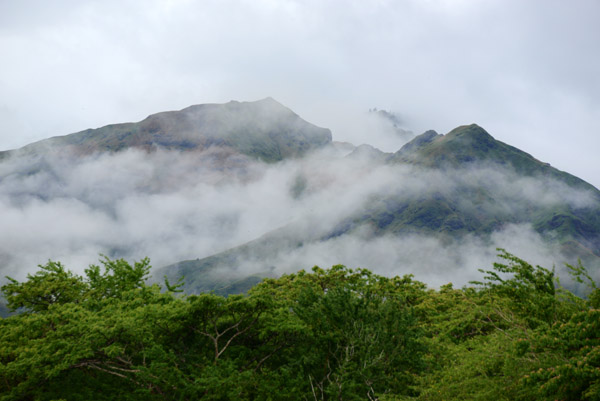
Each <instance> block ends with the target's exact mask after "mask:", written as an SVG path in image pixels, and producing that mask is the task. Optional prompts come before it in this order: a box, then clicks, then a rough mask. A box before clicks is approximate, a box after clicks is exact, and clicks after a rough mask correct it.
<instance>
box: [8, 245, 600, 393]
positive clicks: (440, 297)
mask: <svg viewBox="0 0 600 401" xmlns="http://www.w3.org/2000/svg"><path fill="white" fill-rule="evenodd" d="M499 257H500V259H501V260H502V261H503V262H504V263H496V264H494V268H493V269H492V270H489V271H484V272H483V273H484V274H485V276H484V278H483V280H482V281H481V282H477V283H475V284H476V285H475V286H473V287H465V288H461V289H456V288H454V287H453V286H452V285H451V284H448V285H445V286H442V287H441V288H440V289H439V290H432V289H428V288H427V287H426V286H425V285H424V284H423V283H420V282H418V281H415V280H413V279H412V277H411V276H404V277H394V278H386V277H381V276H378V275H376V274H373V273H372V272H370V271H368V270H364V269H358V270H352V269H347V268H346V267H344V266H341V265H338V266H333V267H332V268H331V269H327V270H324V269H321V268H319V267H314V268H313V270H312V271H311V272H305V271H300V272H298V273H296V274H291V275H285V276H283V277H280V278H277V279H265V280H263V281H262V282H261V283H259V284H257V285H255V286H254V287H253V288H252V289H251V290H250V291H249V292H248V294H246V295H232V296H229V297H223V296H219V295H216V294H214V293H208V294H200V295H192V296H181V295H179V294H176V291H178V286H179V284H180V283H178V284H177V285H171V284H170V283H167V285H166V287H167V288H166V289H167V291H162V290H161V288H160V287H159V286H158V285H153V286H148V285H147V284H145V280H146V278H147V276H148V273H149V270H150V264H149V261H148V260H147V259H143V260H142V261H140V262H136V263H134V264H133V265H131V264H129V263H128V262H126V261H124V260H110V259H108V258H106V257H104V258H102V259H101V261H100V265H99V266H96V265H92V266H90V267H89V268H88V269H86V270H85V274H84V276H78V275H75V274H73V273H71V272H69V271H68V270H66V269H65V267H64V266H62V265H61V264H60V263H57V262H48V264H46V265H44V266H40V270H39V271H38V272H37V273H36V274H34V275H29V276H28V279H27V280H26V281H25V282H23V283H20V282H17V281H16V280H12V279H9V282H8V283H7V284H6V285H4V286H3V287H2V292H3V294H4V296H5V298H6V300H7V302H8V305H9V307H10V308H12V309H15V310H19V311H20V313H18V314H16V315H14V316H11V317H8V318H5V319H0V400H2V401H4V400H58V399H64V400H89V399H97V400H115V399H119V400H140V399H143V400H171V399H172V400H195V399H207V400H231V399H235V400H255V399H260V400H275V399H277V400H297V399H305V400H330V399H336V400H363V399H369V400H388V401H390V400H464V399H472V400H490V399H497V400H554V399H561V400H598V399H600V373H598V372H600V343H599V341H600V340H599V339H598V333H600V312H599V311H598V309H597V297H598V296H597V293H598V289H597V287H596V284H595V283H594V281H593V280H592V279H591V276H590V275H589V274H588V273H587V271H586V270H585V268H584V267H583V266H582V264H581V263H580V262H579V263H578V264H577V265H575V266H569V269H570V270H571V272H572V275H573V277H574V279H575V280H576V281H579V282H580V283H586V284H587V285H588V287H589V288H590V290H591V293H590V296H589V298H588V299H581V298H579V297H576V296H575V295H573V294H571V293H569V292H568V291H566V290H565V289H563V288H562V287H560V285H559V284H558V283H557V282H556V281H555V280H554V273H553V272H552V271H550V270H547V269H544V268H542V267H540V266H536V267H533V266H532V265H530V264H528V263H527V262H525V261H523V260H521V259H519V258H517V257H516V256H514V255H511V254H509V253H507V252H506V251H504V250H500V254H499Z"/></svg>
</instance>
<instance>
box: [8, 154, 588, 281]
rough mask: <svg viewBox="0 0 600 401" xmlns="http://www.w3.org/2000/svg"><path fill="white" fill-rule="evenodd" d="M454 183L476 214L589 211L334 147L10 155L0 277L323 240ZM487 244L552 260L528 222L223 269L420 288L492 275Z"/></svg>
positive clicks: (319, 245) (544, 190)
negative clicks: (280, 241) (54, 266)
mask: <svg viewBox="0 0 600 401" xmlns="http://www.w3.org/2000/svg"><path fill="white" fill-rule="evenodd" d="M346 153H347V152H346ZM32 166H34V167H32ZM465 184H469V185H471V186H475V187H481V188H484V189H485V190H486V191H489V192H490V193H491V194H492V195H494V202H490V203H485V204H483V206H481V207H484V208H489V209H490V210H492V209H494V208H497V209H500V210H501V211H502V213H506V214H510V213H522V212H523V210H518V209H519V208H523V207H526V206H523V205H530V204H533V203H535V204H538V205H552V204H558V203H564V202H566V203H568V204H570V205H572V206H573V207H583V206H585V205H588V204H590V202H592V200H591V198H589V196H588V195H587V194H585V193H579V192H573V190H567V189H568V188H566V187H565V186H564V184H561V183H559V182H556V181H553V180H551V179H549V178H535V177H521V176H518V175H516V174H515V173H514V172H512V171H511V170H508V169H499V168H497V167H491V166H473V167H472V168H469V169H468V170H456V171H452V170H451V171H445V172H442V171H439V170H420V169H418V168H415V167H411V166H406V165H389V164H385V163H383V162H382V161H381V160H373V159H370V158H369V157H368V156H365V157H352V156H348V157H346V156H345V152H342V151H335V150H334V149H326V150H323V151H319V152H315V153H313V154H312V155H309V156H308V157H305V158H303V159H297V160H288V161H285V162H281V163H277V164H264V163H261V162H257V161H255V160H251V159H249V158H247V157H245V156H241V155H239V154H237V153H234V152H232V151H229V150H227V149H223V148H220V149H219V148H209V149H208V150H206V151H204V152H178V151H166V150H160V149H159V150H156V151H154V152H150V153H148V152H144V151H140V150H134V149H130V150H127V151H124V152H119V153H112V154H94V155H89V156H85V157H72V158H69V157H58V156H56V157H55V156H46V157H45V158H43V159H33V158H31V157H30V158H27V157H20V158H15V159H13V160H8V161H5V162H3V163H1V164H0V221H2V226H3V229H2V231H1V232H0V263H1V267H0V271H1V273H2V275H3V276H4V275H9V276H12V277H15V278H17V279H23V278H24V277H25V275H26V273H31V272H33V271H35V270H36V266H37V265H38V264H43V263H45V262H46V261H47V260H48V259H52V260H59V261H62V262H63V263H64V264H66V265H67V267H68V268H70V269H72V270H75V271H77V272H82V271H83V269H84V268H85V267H87V265H88V264H90V263H94V262H95V261H96V260H97V259H98V255H99V254H106V255H108V256H110V257H124V258H126V259H129V260H133V259H136V260H138V259H141V258H143V257H145V256H148V257H150V258H151V260H152V264H153V265H154V266H156V267H160V266H165V265H168V264H171V263H174V262H177V261H181V260H186V259H196V258H203V257H206V256H210V255H213V254H215V253H218V252H221V251H224V250H226V249H229V248H232V247H235V246H238V245H241V244H244V243H246V242H248V241H251V240H254V239H256V238H259V237H260V236H262V235H264V234H266V233H269V232H271V231H273V230H275V229H278V228H280V227H293V226H294V224H296V226H297V227H301V226H302V227H303V228H302V229H303V230H310V231H311V233H312V234H311V235H312V238H313V239H314V238H323V236H325V235H326V234H327V232H328V231H331V229H332V227H334V226H335V225H336V224H338V223H340V221H342V220H343V219H347V218H348V217H351V216H354V215H358V214H360V213H361V210H364V209H365V208H366V207H369V202H371V201H372V199H382V198H385V197H390V196H392V197H394V199H397V200H398V201H401V200H402V199H412V198H415V197H423V196H428V195H430V194H434V193H441V194H451V193H453V192H455V191H456V190H457V188H459V187H461V186H463V185H465ZM464 199H465V202H466V203H468V202H471V200H469V199H470V198H469V197H468V196H465V198H464ZM516 200H518V201H516ZM464 207H472V205H469V204H466V205H465V206H464ZM496 211H497V210H496ZM300 223H302V224H300ZM299 235H300V234H299ZM498 246H499V247H504V248H506V249H507V250H509V251H511V252H514V253H515V254H517V255H519V256H521V257H523V258H526V259H528V260H530V261H531V262H533V263H539V264H542V265H545V266H547V267H551V266H552V265H553V264H559V263H560V261H561V260H562V259H561V255H560V254H559V252H558V251H556V250H553V248H552V247H551V246H550V245H548V244H547V243H546V242H545V241H544V240H543V239H542V237H541V236H540V235H539V234H538V233H537V232H535V231H534V230H533V229H532V228H531V226H528V225H526V224H520V225H518V224H517V225H509V226H506V227H502V228H501V229H500V230H498V231H496V232H494V233H492V234H491V236H490V237H489V238H487V239H483V238H479V237H475V236H472V235H467V236H465V237H461V238H454V239H452V240H451V241H450V242H448V240H442V239H439V238H436V237H430V236H426V235H424V234H413V235H408V234H405V235H400V236H395V235H390V234H386V235H382V236H377V235H373V233H372V232H371V231H370V230H369V227H368V226H365V227H362V228H359V229H357V230H355V231H352V232H348V233H346V234H345V235H341V236H338V237H334V238H329V239H328V240H324V241H313V242H311V241H307V242H306V243H305V244H304V245H303V246H302V247H300V248H296V249H293V250H291V251H289V252H286V253H279V254H273V255H272V256H270V260H261V261H260V263H257V261H256V260H252V258H250V260H248V261H246V263H242V264H241V265H240V266H237V267H236V268H235V269H234V270H235V272H236V274H246V273H252V272H256V271H263V270H264V266H265V265H270V266H272V267H274V272H275V273H276V274H282V273H286V272H291V271H296V270H299V269H302V268H304V269H306V268H310V267H311V266H313V265H321V266H322V267H327V266H329V265H332V264H338V263H342V264H346V265H347V266H349V267H359V266H360V267H365V268H369V269H372V270H373V271H375V272H377V273H380V274H385V275H397V274H409V273H412V274H414V275H415V276H416V278H417V279H419V280H422V281H425V282H427V283H429V284H431V285H440V284H444V283H446V282H449V281H453V282H455V283H457V284H464V283H466V282H467V281H469V280H472V279H477V278H478V277H480V276H479V273H477V272H476V269H477V268H487V267H490V266H491V263H492V261H493V260H494V256H495V254H496V251H495V248H496V247H498ZM231 273H232V274H233V270H232V271H231Z"/></svg>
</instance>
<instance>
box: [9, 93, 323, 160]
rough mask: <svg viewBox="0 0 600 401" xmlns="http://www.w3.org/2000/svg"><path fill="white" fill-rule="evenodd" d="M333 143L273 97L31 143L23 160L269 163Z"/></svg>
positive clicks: (172, 113)
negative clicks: (179, 157)
mask: <svg viewBox="0 0 600 401" xmlns="http://www.w3.org/2000/svg"><path fill="white" fill-rule="evenodd" d="M330 142H331V132H330V131H329V130H328V129H325V128H319V127H317V126H315V125H312V124H310V123H308V122H306V121H304V120H303V119H301V118H300V117H299V116H298V115H297V114H295V113H294V112H292V111H291V110H290V109H288V108H286V107H284V106H283V105H281V104H280V103H278V102H277V101H275V100H274V99H272V98H266V99H263V100H260V101H256V102H237V101H231V102H229V103H226V104H202V105H196V106H190V107H188V108H185V109H183V110H180V111H168V112H162V113H157V114H153V115H151V116H149V117H147V118H146V119H144V120H143V121H140V122H138V123H124V124H113V125H107V126H105V127H102V128H98V129H87V130H85V131H81V132H77V133H74V134H70V135H66V136H58V137H53V138H50V139H46V140H43V141H40V142H36V143H33V144H31V145H27V146H25V147H23V148H21V149H19V150H17V151H12V152H3V154H1V155H0V160H1V158H6V157H8V156H10V155H11V153H13V154H14V153H16V154H18V155H19V156H23V155H40V154H44V153H48V152H59V153H63V152H68V153H70V154H75V155H89V154H92V153H97V152H118V151H121V150H125V149H129V148H139V149H144V150H147V151H151V150H155V149H159V148H160V149H175V150H184V151H203V150H206V149H208V148H210V147H220V148H231V149H233V150H235V151H236V152H239V153H241V154H243V155H246V156H249V157H251V158H255V159H260V160H262V161H265V162H269V163H272V162H277V161H280V160H283V159H285V158H290V157H300V156H303V155H305V154H306V153H307V152H310V151H311V150H314V149H316V148H320V147H322V146H325V145H327V144H329V143H330Z"/></svg>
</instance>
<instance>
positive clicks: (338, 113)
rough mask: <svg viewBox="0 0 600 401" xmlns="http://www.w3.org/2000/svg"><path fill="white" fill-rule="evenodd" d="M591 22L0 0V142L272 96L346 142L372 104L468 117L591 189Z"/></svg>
mask: <svg viewBox="0 0 600 401" xmlns="http://www.w3.org/2000/svg"><path fill="white" fill-rule="evenodd" d="M599 20H600V2H598V1H595V0H575V1H571V2H565V1H556V0H543V1H542V0H536V1H526V0H497V1H495V0H489V1H483V0H482V1H468V0H455V1H452V0H438V1H436V0H413V1H411V0H406V1H401V0H396V1H385V0H379V1H364V0H356V1H350V0H347V1H326V0H314V1H312V0H306V1H300V0H297V1H292V0H288V1H284V0H279V1H276V0H270V1H269V0H248V1H241V0H239V1H234V0H203V1H191V0H170V1H167V0H163V1H159V0H144V1H141V0H102V1H76V0H55V1H43V0H40V1H33V0H19V1H11V0H0V54H1V55H2V56H1V57H2V61H1V62H0V149H2V150H4V149H10V148H15V147H19V146H22V145H25V144H26V143H29V142H32V141H35V140H39V139H42V138H45V137H49V136H54V135H63V134H67V133H71V132H76V131H80V130H83V129H86V128H94V127H99V126H102V125H106V124H110V123H116V122H124V121H138V120H141V119H143V118H145V117H146V116H147V115H148V114H151V113H155V112H158V111H163V110H173V109H181V108H184V107H186V106H189V105H191V104H198V103H220V102H226V101H229V100H231V99H236V100H242V101H243V100H257V99H260V98H264V97H267V96H272V97H274V98H275V99H277V100H279V101H280V102H281V103H283V104H285V105H286V106H288V107H290V108H291V109H292V110H294V111H295V112H297V113H298V114H300V115H301V116H302V117H303V118H305V119H306V120H308V121H310V122H312V123H315V124H317V125H320V126H325V127H328V128H331V129H332V130H333V136H334V139H336V140H351V141H352V142H354V143H356V144H359V143H361V142H364V143H370V142H372V141H371V140H370V139H371V138H370V135H369V134H370V132H369V129H368V127H369V125H368V124H364V119H363V112H365V111H366V110H368V109H369V108H372V107H378V108H383V109H388V110H392V111H395V112H397V113H399V114H400V115H401V116H402V117H403V118H404V120H405V122H406V125H407V127H408V128H410V129H413V130H414V131H416V132H421V131H424V130H426V129H435V130H437V131H438V132H440V133H446V132H447V131H449V130H450V129H452V128H454V127H455V126H458V125H462V124H468V123H473V122H475V123H478V124H479V125H481V126H483V127H484V128H486V129H487V130H488V131H489V132H490V133H491V134H492V135H493V136H494V137H496V138H497V139H499V140H502V141H504V142H507V143H510V144H512V145H514V146H517V147H519V148H521V149H523V150H525V151H527V152H529V153H531V154H532V155H534V156H535V157H537V158H538V159H541V160H543V161H546V162H549V163H551V164H552V165H554V166H555V167H557V168H559V169H561V170H566V171H568V172H570V173H572V174H575V175H577V176H579V177H581V178H583V179H585V180H587V181H589V182H591V183H592V184H594V185H595V186H596V187H600V161H599V160H598V157H597V154H598V149H600V95H599V94H600V73H599V72H600V45H599V43H600V24H598V21H599ZM399 145H401V144H400V143H399V144H398V146H399ZM380 146H381V145H380ZM394 146H395V145H394V142H393V141H390V142H389V144H388V145H387V147H389V148H388V149H384V150H388V151H391V150H395V149H394ZM382 147H385V146H382Z"/></svg>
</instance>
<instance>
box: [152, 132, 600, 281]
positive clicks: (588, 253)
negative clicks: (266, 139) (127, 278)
mask: <svg viewBox="0 0 600 401" xmlns="http://www.w3.org/2000/svg"><path fill="white" fill-rule="evenodd" d="M346 158H348V159H357V158H362V159H364V158H367V159H369V160H371V161H373V162H375V163H382V164H384V165H386V166H392V167H393V168H394V167H399V168H410V171H411V174H412V175H414V176H417V177H419V179H422V180H423V181H424V182H423V184H424V185H423V186H422V188H420V189H419V190H418V191H414V192H411V193H410V194H408V195H407V194H406V193H405V192H406V187H403V186H402V185H399V186H393V185H392V186H390V187H386V190H385V191H380V192H375V193H371V194H369V196H368V197H367V198H365V199H364V202H362V204H361V207H360V208H357V209H355V210H353V211H352V212H351V213H349V214H348V215H346V216H343V217H342V218H340V219H339V220H338V221H337V223H336V224H335V225H333V226H331V227H328V228H326V229H325V230H322V231H321V232H319V233H318V234H317V235H315V234H314V233H312V234H311V235H307V234H306V233H305V230H304V231H303V230H299V229H298V227H296V226H294V225H289V226H286V227H283V228H281V229H278V230H277V231H275V232H273V233H268V234H266V235H264V236H262V237H261V238H258V239H257V240H255V241H252V242H249V243H247V244H244V245H242V246H240V247H236V248H233V249H229V250H227V251H225V252H222V253H218V254H216V255H212V256H210V257H208V258H203V259H197V260H189V261H184V262H178V263H176V264H173V265H170V266H168V267H166V268H164V269H163V270H162V271H164V272H165V273H166V274H167V276H170V277H171V279H175V278H176V277H180V276H184V277H186V283H187V284H186V285H187V289H188V291H192V292H196V291H211V290H216V291H221V292H223V291H225V289H226V288H227V285H228V284H227V283H228V282H227V280H228V278H227V276H220V275H219V273H218V272H221V271H231V270H232V269H233V270H235V269H236V266H243V265H247V264H248V263H249V262H252V264H254V266H255V267H254V269H255V271H258V272H259V273H260V274H262V275H269V274H273V273H272V271H273V269H274V266H273V260H281V259H282V258H285V255H286V254H293V253H294V252H298V251H299V250H300V249H301V248H303V247H306V246H307V244H315V243H323V244H327V243H328V241H331V239H332V238H338V237H345V236H351V235H354V234H356V233H361V232H363V233H364V232H365V229H366V230H367V232H368V237H370V238H377V237H382V236H390V235H391V236H393V237H394V238H397V239H398V240H397V241H398V242H400V241H402V238H406V236H407V235H424V236H429V237H431V236H433V237H436V238H439V239H441V241H442V242H444V241H445V242H446V243H453V242H455V241H456V240H457V239H459V238H463V237H465V236H477V237H479V238H482V239H483V240H484V243H485V241H486V240H487V241H489V240H490V238H491V237H492V236H493V234H494V233H495V232H497V231H499V230H502V229H504V228H506V227H507V226H510V225H528V226H531V227H532V228H533V230H534V231H535V232H536V233H537V234H539V235H540V236H541V237H542V238H543V239H544V240H545V241H547V243H548V244H551V246H553V247H555V248H556V249H557V250H559V251H560V254H561V256H562V258H563V260H561V261H560V262H570V263H574V261H576V260H577V258H581V259H583V260H584V262H585V263H586V265H588V266H590V267H592V270H594V271H596V272H598V269H600V191H598V190H597V189H596V188H594V187H593V186H592V185H590V184H588V183H586V182H585V181H583V180H581V179H579V178H577V177H574V176H572V175H570V174H568V173H565V172H562V171H559V170H557V169H555V168H553V167H551V166H550V165H549V164H547V163H543V162H541V161H539V160H537V159H535V158H534V157H532V156H531V155H529V154H528V153H525V152H523V151H521V150H519V149H517V148H515V147H512V146H510V145H507V144H505V143H503V142H501V141H498V140H496V139H494V138H493V137H492V136H491V135H490V134H489V133H487V132H486V131H485V130H484V129H483V128H481V127H479V126H477V125H475V124H472V125H468V126H462V127H458V128H456V129H454V130H452V131H451V132H449V133H448V134H446V135H440V134H437V133H436V132H435V131H427V132H425V133H424V134H422V135H420V136H417V137H416V138H414V139H413V140H412V141H410V142H409V143H407V144H406V145H404V146H403V147H402V148H401V149H400V150H399V151H398V152H396V153H394V154H386V153H384V152H381V151H379V150H377V149H374V148H372V147H370V146H368V145H362V146H360V147H357V148H355V149H354V151H353V152H351V153H350V154H349V155H348V156H346ZM440 178H441V179H443V180H446V181H449V182H453V184H452V185H450V186H448V187H444V185H440V183H439V182H436V180H439V179H440ZM427 182H430V183H431V186H428V185H426V184H427ZM511 184H512V185H511ZM507 189H509V190H508V192H507ZM363 236H364V235H363ZM424 258H425V260H424V263H426V256H425V255H424ZM200 272H201V273H200ZM253 277H256V276H253ZM251 283H252V282H249V283H248V285H251ZM238 284H239V282H238Z"/></svg>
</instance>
